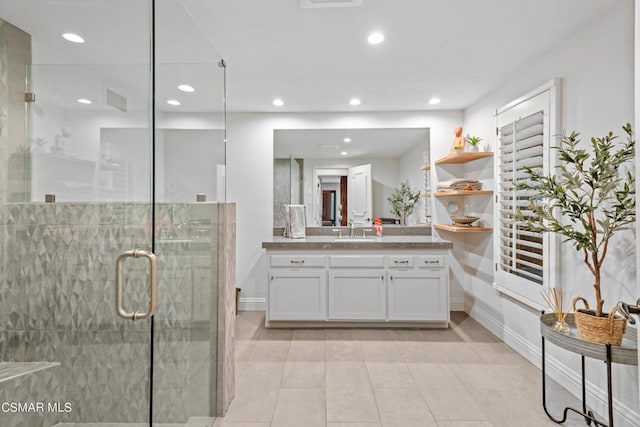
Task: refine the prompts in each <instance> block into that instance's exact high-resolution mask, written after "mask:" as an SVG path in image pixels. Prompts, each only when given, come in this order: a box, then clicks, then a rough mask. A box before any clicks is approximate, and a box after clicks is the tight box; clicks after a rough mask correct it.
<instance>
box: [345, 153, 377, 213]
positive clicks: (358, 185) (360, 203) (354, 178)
mask: <svg viewBox="0 0 640 427" xmlns="http://www.w3.org/2000/svg"><path fill="white" fill-rule="evenodd" d="M372 199H373V197H372V190H371V164H366V165H361V166H354V167H352V168H349V178H348V180H347V209H348V214H347V218H348V219H349V220H351V221H353V223H354V224H355V225H371V218H372V217H373V201H372Z"/></svg>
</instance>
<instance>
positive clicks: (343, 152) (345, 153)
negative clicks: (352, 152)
mask: <svg viewBox="0 0 640 427" xmlns="http://www.w3.org/2000/svg"><path fill="white" fill-rule="evenodd" d="M340 154H341V155H343V156H346V155H347V154H349V153H347V152H346V151H342V152H341V153H340Z"/></svg>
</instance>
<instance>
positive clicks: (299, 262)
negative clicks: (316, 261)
mask: <svg viewBox="0 0 640 427" xmlns="http://www.w3.org/2000/svg"><path fill="white" fill-rule="evenodd" d="M291 264H296V265H302V264H304V260H300V261H298V260H295V259H292V260H291Z"/></svg>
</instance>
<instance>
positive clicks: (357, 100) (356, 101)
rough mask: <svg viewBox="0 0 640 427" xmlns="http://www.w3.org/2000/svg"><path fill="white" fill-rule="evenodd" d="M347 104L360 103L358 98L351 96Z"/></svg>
mask: <svg viewBox="0 0 640 427" xmlns="http://www.w3.org/2000/svg"><path fill="white" fill-rule="evenodd" d="M349 104H351V105H360V100H359V99H358V98H353V99H351V101H349Z"/></svg>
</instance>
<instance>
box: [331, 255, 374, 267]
mask: <svg viewBox="0 0 640 427" xmlns="http://www.w3.org/2000/svg"><path fill="white" fill-rule="evenodd" d="M329 266H331V267H356V268H357V267H381V268H382V267H384V255H331V256H329Z"/></svg>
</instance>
